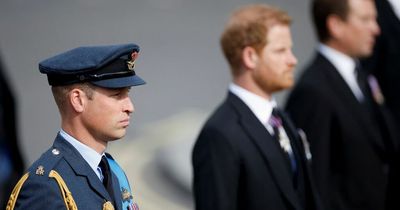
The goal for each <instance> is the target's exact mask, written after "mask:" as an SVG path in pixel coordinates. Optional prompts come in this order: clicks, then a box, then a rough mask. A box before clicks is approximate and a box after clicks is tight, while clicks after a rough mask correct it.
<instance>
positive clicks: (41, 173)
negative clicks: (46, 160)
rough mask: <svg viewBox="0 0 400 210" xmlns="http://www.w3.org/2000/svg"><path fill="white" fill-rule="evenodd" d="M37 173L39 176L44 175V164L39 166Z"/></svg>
mask: <svg viewBox="0 0 400 210" xmlns="http://www.w3.org/2000/svg"><path fill="white" fill-rule="evenodd" d="M35 174H36V175H39V176H43V175H44V167H43V166H42V165H40V166H38V167H37V169H36V172H35Z"/></svg>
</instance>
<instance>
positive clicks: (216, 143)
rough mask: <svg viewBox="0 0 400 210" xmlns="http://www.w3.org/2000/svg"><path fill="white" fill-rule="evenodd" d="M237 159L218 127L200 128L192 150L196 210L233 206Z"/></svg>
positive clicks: (236, 182)
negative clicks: (201, 129)
mask: <svg viewBox="0 0 400 210" xmlns="http://www.w3.org/2000/svg"><path fill="white" fill-rule="evenodd" d="M238 161H239V160H238V155H237V154H236V153H235V151H234V147H233V146H232V145H231V144H229V141H228V139H227V138H226V136H224V135H223V134H222V133H221V132H220V131H219V130H218V129H212V128H205V129H203V131H202V132H201V134H200V135H199V138H198V139H197V142H196V145H195V147H194V150H193V169H194V183H193V191H194V198H195V206H196V210H210V209H213V210H235V209H237V207H236V204H237V200H238V197H237V195H238V193H237V190H238V180H239V167H240V166H239V162H238Z"/></svg>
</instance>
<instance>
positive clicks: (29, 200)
mask: <svg viewBox="0 0 400 210" xmlns="http://www.w3.org/2000/svg"><path fill="white" fill-rule="evenodd" d="M31 176H32V177H29V178H28V179H27V180H26V182H25V183H24V184H23V186H22V188H21V191H20V193H19V195H18V199H17V202H16V205H15V208H14V209H15V210H26V209H29V210H43V209H49V210H51V209H54V210H56V209H57V210H59V209H66V206H65V203H64V200H63V198H62V195H61V191H60V188H59V187H58V185H57V183H56V181H55V180H54V179H51V178H49V177H46V176H40V177H39V176H38V175H35V174H33V175H31Z"/></svg>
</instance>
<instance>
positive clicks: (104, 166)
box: [99, 155, 114, 202]
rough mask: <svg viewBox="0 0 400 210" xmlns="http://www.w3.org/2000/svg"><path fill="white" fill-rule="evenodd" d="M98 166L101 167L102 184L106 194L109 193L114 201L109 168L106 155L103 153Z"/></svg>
mask: <svg viewBox="0 0 400 210" xmlns="http://www.w3.org/2000/svg"><path fill="white" fill-rule="evenodd" d="M99 167H100V168H101V173H102V174H103V185H104V187H106V189H107V191H108V194H110V197H111V199H112V201H113V202H114V193H113V187H112V176H111V170H110V165H109V164H108V161H107V157H106V156H105V155H103V156H102V157H101V161H100V163H99Z"/></svg>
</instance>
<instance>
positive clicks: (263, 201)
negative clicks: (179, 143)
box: [193, 93, 320, 210]
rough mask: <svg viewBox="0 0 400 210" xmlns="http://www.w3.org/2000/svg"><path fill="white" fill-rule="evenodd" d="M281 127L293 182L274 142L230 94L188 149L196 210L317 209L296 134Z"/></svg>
mask: <svg viewBox="0 0 400 210" xmlns="http://www.w3.org/2000/svg"><path fill="white" fill-rule="evenodd" d="M283 124H284V127H285V130H286V132H287V133H288V136H289V138H290V140H291V141H292V140H293V141H292V149H293V151H294V153H295V156H296V159H297V166H298V169H299V170H298V175H297V176H296V178H293V174H292V172H291V170H290V165H289V162H287V160H286V159H285V156H283V151H282V149H281V148H280V146H279V143H278V142H277V140H276V139H273V137H272V136H271V135H270V134H269V132H268V130H267V129H266V128H265V127H264V125H263V124H262V123H261V122H260V121H259V120H258V119H257V118H256V116H255V115H254V114H253V112H252V111H251V110H250V109H249V108H248V107H247V106H246V104H244V102H243V101H241V100H240V99H239V98H238V97H237V96H236V95H234V94H232V93H229V95H228V97H227V99H226V100H225V102H224V103H222V105H221V106H220V107H219V108H218V109H217V110H216V111H215V112H214V113H213V115H212V116H211V117H210V118H209V120H208V121H207V122H206V124H205V125H204V127H203V129H202V131H201V133H200V135H199V137H198V139H197V142H196V144H195V147H194V149H193V169H194V186H193V187H194V197H195V202H196V204H195V205H196V209H197V210H209V209H213V210H239V209H243V210H262V209H273V210H289V209H293V210H294V209H296V210H305V209H307V210H317V209H320V204H319V200H318V196H317V194H316V191H315V187H314V186H313V184H312V182H311V178H310V172H309V170H308V167H307V163H306V160H305V156H304V155H305V154H304V150H303V146H302V143H301V140H300V138H299V135H298V133H297V132H296V130H295V129H294V128H293V126H292V125H291V124H290V122H289V121H288V119H283ZM294 182H296V184H294ZM294 185H297V188H299V192H301V193H298V191H297V190H296V189H295V187H294Z"/></svg>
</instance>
